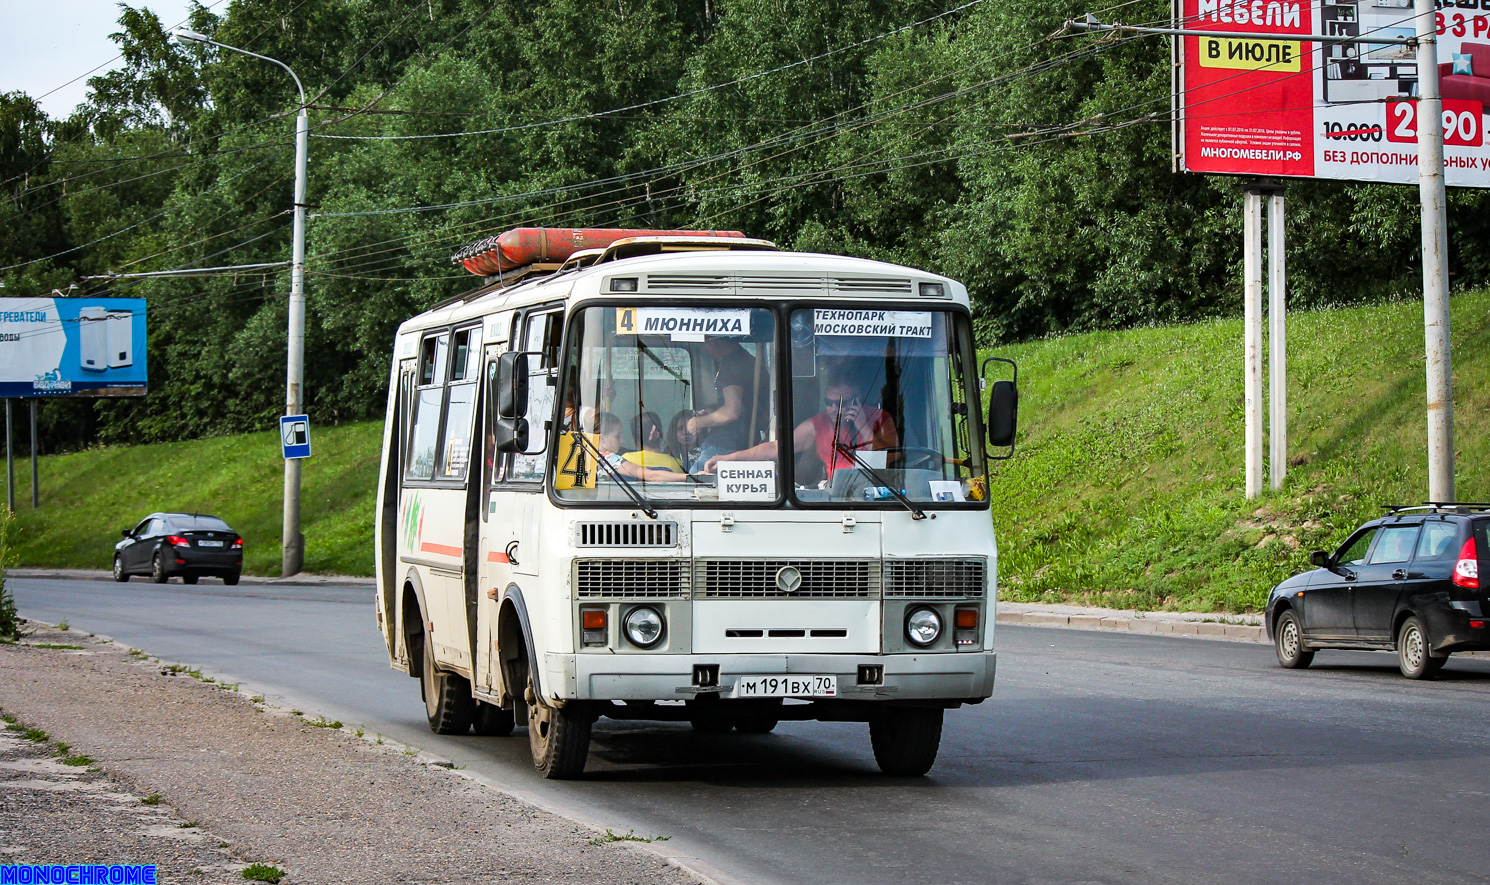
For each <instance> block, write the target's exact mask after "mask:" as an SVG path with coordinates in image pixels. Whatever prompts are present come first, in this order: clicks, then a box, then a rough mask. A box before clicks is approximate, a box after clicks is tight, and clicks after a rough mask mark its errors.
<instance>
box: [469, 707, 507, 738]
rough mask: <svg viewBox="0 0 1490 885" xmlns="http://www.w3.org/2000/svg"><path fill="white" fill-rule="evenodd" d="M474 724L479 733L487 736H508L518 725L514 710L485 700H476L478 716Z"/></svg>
mask: <svg viewBox="0 0 1490 885" xmlns="http://www.w3.org/2000/svg"><path fill="white" fill-rule="evenodd" d="M472 724H473V725H474V726H475V728H476V733H477V734H479V735H483V736H486V737H506V736H507V735H509V734H512V729H513V728H515V727H517V721H516V720H515V719H513V716H512V711H510V710H504V709H502V708H501V707H498V706H497V705H496V704H488V703H486V702H485V701H477V702H476V716H475V718H474V720H473V721H472Z"/></svg>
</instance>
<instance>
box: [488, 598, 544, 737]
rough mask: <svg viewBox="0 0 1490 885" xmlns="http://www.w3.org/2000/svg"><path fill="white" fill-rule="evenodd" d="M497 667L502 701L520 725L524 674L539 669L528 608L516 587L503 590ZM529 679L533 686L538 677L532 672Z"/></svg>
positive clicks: (498, 627) (498, 624) (539, 675)
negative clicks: (510, 705) (499, 674)
mask: <svg viewBox="0 0 1490 885" xmlns="http://www.w3.org/2000/svg"><path fill="white" fill-rule="evenodd" d="M530 662H531V663H530ZM497 666H498V668H499V672H500V673H501V676H502V693H503V694H504V695H505V696H506V697H505V698H504V700H506V701H508V702H510V703H511V704H512V705H513V712H514V715H516V717H517V720H518V722H519V724H521V723H522V721H523V719H524V717H525V715H526V713H527V710H526V709H525V708H526V701H525V699H524V692H525V691H526V690H527V684H528V670H529V668H530V667H532V668H533V669H534V670H535V671H536V670H538V669H539V668H538V662H537V651H536V650H535V649H534V647H533V628H532V625H531V624H530V623H529V621H528V607H527V604H526V603H525V602H524V601H523V595H522V590H520V589H519V588H518V586H517V585H516V584H512V585H509V586H508V587H507V592H506V593H504V594H503V596H502V607H501V610H500V612H499V613H498V615H497ZM533 676H534V683H535V685H536V684H537V682H538V680H539V679H540V678H541V674H539V673H537V672H534V674H533Z"/></svg>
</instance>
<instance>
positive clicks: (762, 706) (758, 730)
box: [735, 701, 781, 734]
mask: <svg viewBox="0 0 1490 885" xmlns="http://www.w3.org/2000/svg"><path fill="white" fill-rule="evenodd" d="M749 703H751V706H750V707H748V708H747V709H746V710H745V711H744V712H741V713H739V714H737V715H736V716H735V730H736V731H738V732H740V733H741V734H770V733H771V732H773V731H775V730H776V725H777V723H778V722H780V721H781V719H780V715H781V701H766V702H764V703H753V702H749Z"/></svg>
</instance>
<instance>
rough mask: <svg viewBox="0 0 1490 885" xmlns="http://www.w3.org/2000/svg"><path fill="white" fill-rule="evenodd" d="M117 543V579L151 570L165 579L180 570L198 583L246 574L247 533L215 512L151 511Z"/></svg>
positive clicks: (186, 578) (233, 581) (229, 579)
mask: <svg viewBox="0 0 1490 885" xmlns="http://www.w3.org/2000/svg"><path fill="white" fill-rule="evenodd" d="M122 534H123V535H124V540H122V541H120V542H119V543H117V544H115V545H114V580H116V581H128V580H129V576H130V575H149V576H150V579H151V580H153V581H155V583H157V584H164V583H165V582H166V581H168V580H170V578H171V576H172V575H180V576H181V580H182V581H184V582H185V583H187V584H195V583H196V582H197V579H198V578H200V577H202V576H203V575H207V576H210V577H218V578H222V581H223V583H224V584H236V583H238V576H239V575H241V574H242V573H243V536H242V535H240V534H238V533H237V532H235V531H233V529H232V528H230V527H229V526H228V524H227V523H225V522H223V521H222V520H220V519H218V518H217V517H215V516H207V515H205V514H201V513H152V514H150V515H149V516H147V517H145V518H144V519H143V520H141V521H140V524H139V525H137V526H135V527H134V528H132V529H124V530H123V532H122Z"/></svg>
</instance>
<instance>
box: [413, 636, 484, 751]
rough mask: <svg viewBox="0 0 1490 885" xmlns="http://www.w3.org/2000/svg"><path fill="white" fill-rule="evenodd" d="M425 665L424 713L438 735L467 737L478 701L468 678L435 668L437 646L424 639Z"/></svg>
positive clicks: (422, 671)
mask: <svg viewBox="0 0 1490 885" xmlns="http://www.w3.org/2000/svg"><path fill="white" fill-rule="evenodd" d="M423 645H424V663H423V666H422V667H421V668H420V670H419V693H420V694H422V695H424V714H425V716H426V717H427V718H428V719H429V730H430V731H432V732H434V733H435V734H465V733H466V732H468V731H470V730H471V719H472V718H473V717H474V716H475V713H476V710H475V706H476V701H475V699H474V698H472V697H471V686H470V683H468V682H466V679H465V677H464V676H460V675H457V674H455V673H445V672H442V671H441V670H438V669H436V668H435V652H434V643H432V642H430V641H429V636H428V635H426V636H425V637H424V643H423Z"/></svg>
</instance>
